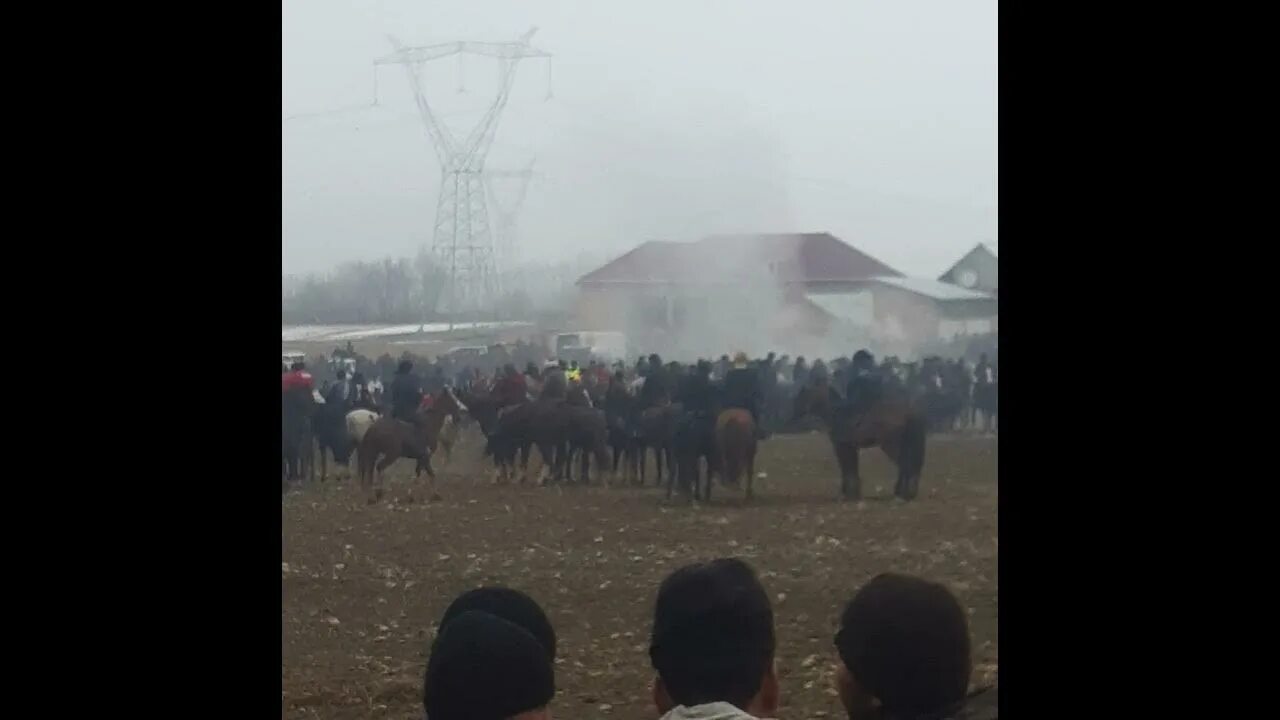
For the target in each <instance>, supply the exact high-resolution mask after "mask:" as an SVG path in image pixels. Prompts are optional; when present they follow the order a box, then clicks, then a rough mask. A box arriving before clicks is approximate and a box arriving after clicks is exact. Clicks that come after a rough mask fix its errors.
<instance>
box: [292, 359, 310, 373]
mask: <svg viewBox="0 0 1280 720" xmlns="http://www.w3.org/2000/svg"><path fill="white" fill-rule="evenodd" d="M289 369H290V370H293V371H294V372H297V371H299V370H306V369H307V364H306V363H304V362H302V361H301V360H299V361H297V362H295V363H294V364H292V365H290V366H289Z"/></svg>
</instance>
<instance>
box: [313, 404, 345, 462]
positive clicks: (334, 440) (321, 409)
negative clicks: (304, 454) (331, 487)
mask: <svg viewBox="0 0 1280 720" xmlns="http://www.w3.org/2000/svg"><path fill="white" fill-rule="evenodd" d="M313 424H314V428H315V437H316V445H317V446H318V449H319V451H320V482H324V481H325V480H326V479H328V476H329V467H328V466H329V460H328V457H329V454H330V453H332V454H333V461H334V462H335V463H337V464H339V465H343V466H345V465H347V463H348V461H349V460H350V458H351V451H352V450H353V449H354V448H355V444H354V443H352V442H351V438H350V436H349V435H348V433H347V425H346V413H345V412H344V408H343V406H342V405H340V404H336V403H334V404H330V403H325V404H322V405H317V406H316V413H315V416H314V420H313Z"/></svg>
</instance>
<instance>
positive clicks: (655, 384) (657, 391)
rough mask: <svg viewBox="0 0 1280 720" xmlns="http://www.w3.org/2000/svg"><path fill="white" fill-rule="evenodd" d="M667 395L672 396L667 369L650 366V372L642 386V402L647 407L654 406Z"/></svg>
mask: <svg viewBox="0 0 1280 720" xmlns="http://www.w3.org/2000/svg"><path fill="white" fill-rule="evenodd" d="M666 397H670V389H669V388H668V387H667V371H666V370H665V369H663V368H649V374H648V375H646V376H645V379H644V385H641V386H640V404H641V405H642V406H644V407H647V408H648V407H653V406H654V405H657V404H658V402H659V401H661V400H662V399H663V398H666Z"/></svg>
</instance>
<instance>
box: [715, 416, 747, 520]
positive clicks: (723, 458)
mask: <svg viewBox="0 0 1280 720" xmlns="http://www.w3.org/2000/svg"><path fill="white" fill-rule="evenodd" d="M716 448H717V449H718V450H719V451H720V467H721V468H723V470H724V480H725V482H726V483H728V484H729V485H733V486H735V487H736V486H737V485H738V478H739V477H740V476H741V475H742V473H743V472H744V471H745V472H746V474H747V499H748V500H750V499H751V497H752V494H753V487H752V486H753V485H754V483H755V475H756V472H755V471H756V426H755V422H753V421H752V419H751V413H750V412H749V411H747V410H743V409H742V408H728V409H726V410H724V411H722V412H721V413H720V415H719V416H717V417H716ZM710 484H711V483H710V482H708V483H707V485H708V488H707V499H708V500H710V499H711V488H710Z"/></svg>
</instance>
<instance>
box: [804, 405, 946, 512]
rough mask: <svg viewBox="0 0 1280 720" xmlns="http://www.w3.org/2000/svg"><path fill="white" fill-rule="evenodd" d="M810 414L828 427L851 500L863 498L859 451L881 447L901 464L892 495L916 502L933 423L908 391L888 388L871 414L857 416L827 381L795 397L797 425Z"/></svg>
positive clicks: (843, 487) (845, 492) (842, 481)
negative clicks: (927, 439) (926, 441)
mask: <svg viewBox="0 0 1280 720" xmlns="http://www.w3.org/2000/svg"><path fill="white" fill-rule="evenodd" d="M810 413H812V414H813V415H816V416H817V417H819V418H821V419H822V421H823V422H824V423H825V424H826V426H827V430H828V434H829V436H830V438H831V445H832V447H833V448H834V450H835V453H836V462H838V463H839V464H840V492H841V494H842V495H843V496H844V497H845V498H846V499H850V500H860V499H862V478H861V477H860V476H859V475H858V451H859V450H861V449H863V448H869V447H875V446H877V445H878V446H880V449H881V450H883V451H884V453H885V455H888V456H889V459H890V460H892V461H893V462H894V463H896V464H897V466H898V481H897V483H896V484H894V487H893V494H894V495H896V496H897V497H899V498H901V499H903V500H911V499H913V498H915V496H916V494H917V493H918V492H919V491H920V473H921V471H922V470H923V469H924V449H925V431H926V428H927V427H928V425H927V420H926V418H925V414H924V412H922V411H921V409H920V408H919V407H917V406H915V405H913V404H912V403H911V402H910V400H909V399H908V397H907V395H906V394H905V393H902V392H899V391H897V390H894V389H892V388H885V389H884V391H883V393H882V394H881V396H880V398H879V399H878V400H877V401H876V402H875V403H874V404H873V405H872V406H871V407H870V408H869V409H868V410H867V411H866V412H863V413H859V414H857V415H854V414H853V413H852V412H851V411H850V409H849V407H848V406H847V405H846V404H845V403H844V401H843V400H842V399H841V398H840V397H839V396H838V395H836V394H835V391H833V390H831V388H830V387H828V386H827V385H826V384H825V383H820V384H817V385H810V386H808V387H805V388H803V389H801V390H800V393H799V394H798V395H796V399H795V407H794V417H793V421H794V420H798V419H800V418H801V417H803V416H805V415H807V414H810Z"/></svg>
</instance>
